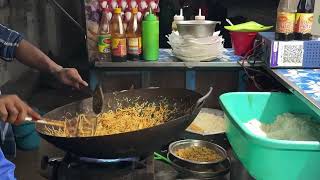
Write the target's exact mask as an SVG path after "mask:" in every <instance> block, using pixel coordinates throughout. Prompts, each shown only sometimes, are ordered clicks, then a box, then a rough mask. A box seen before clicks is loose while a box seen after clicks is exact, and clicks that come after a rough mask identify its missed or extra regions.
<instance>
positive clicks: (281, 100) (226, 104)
mask: <svg viewBox="0 0 320 180" xmlns="http://www.w3.org/2000/svg"><path fill="white" fill-rule="evenodd" d="M220 102H221V105H222V107H223V109H224V111H225V114H226V122H227V131H226V133H227V137H228V140H229V142H230V144H231V146H232V148H233V150H234V152H235V154H236V156H237V157H238V158H239V160H240V161H241V162H242V163H243V165H244V166H245V168H246V169H247V170H248V172H249V173H250V174H251V175H252V176H253V177H254V178H256V179H258V180H318V179H320V170H319V164H320V143H319V142H317V141H285V140H275V139H270V138H265V137H261V136H257V135H255V134H253V133H252V132H251V131H249V130H248V129H247V128H246V127H245V125H244V123H246V122H248V121H250V120H252V119H258V120H259V121H261V122H264V123H270V122H272V121H274V120H275V118H276V116H278V115H280V114H283V113H286V112H290V113H303V114H309V115H311V116H312V117H313V118H314V119H319V117H318V116H317V115H316V114H315V113H314V111H312V110H311V109H310V108H308V106H306V105H305V103H303V102H301V101H300V100H299V99H298V98H296V97H295V96H293V95H289V94H283V93H227V94H224V95H222V96H221V97H220Z"/></svg>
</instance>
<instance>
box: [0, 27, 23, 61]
mask: <svg viewBox="0 0 320 180" xmlns="http://www.w3.org/2000/svg"><path fill="white" fill-rule="evenodd" d="M22 39H23V38H22V36H21V34H19V33H18V32H16V31H13V30H11V29H9V28H7V27H5V26H3V25H2V24H0V58H1V59H3V60H5V61H12V60H13V59H14V58H15V53H16V48H17V47H18V46H19V43H20V42H21V40H22Z"/></svg>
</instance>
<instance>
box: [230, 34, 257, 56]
mask: <svg viewBox="0 0 320 180" xmlns="http://www.w3.org/2000/svg"><path fill="white" fill-rule="evenodd" d="M257 34H258V33H257V32H230V35H231V41H232V47H233V50H234V54H235V55H238V56H244V55H246V54H247V53H248V52H249V51H250V50H252V48H253V45H254V41H255V39H256V37H257Z"/></svg>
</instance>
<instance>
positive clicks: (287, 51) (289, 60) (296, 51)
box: [278, 41, 304, 66]
mask: <svg viewBox="0 0 320 180" xmlns="http://www.w3.org/2000/svg"><path fill="white" fill-rule="evenodd" d="M278 47H279V48H278V66H302V64H303V53H304V49H303V41H290V42H279V44H278Z"/></svg>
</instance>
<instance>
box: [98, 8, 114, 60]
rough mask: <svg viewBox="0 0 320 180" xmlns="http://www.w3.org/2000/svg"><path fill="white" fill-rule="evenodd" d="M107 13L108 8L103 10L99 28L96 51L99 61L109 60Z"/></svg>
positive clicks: (109, 45)
mask: <svg viewBox="0 0 320 180" xmlns="http://www.w3.org/2000/svg"><path fill="white" fill-rule="evenodd" d="M108 13H109V10H108V8H104V10H103V12H102V18H101V22H100V26H99V35H98V51H99V60H101V61H110V60H111V34H110V26H109V17H108Z"/></svg>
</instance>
